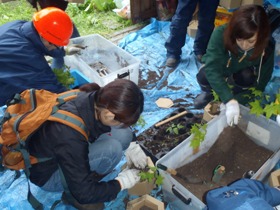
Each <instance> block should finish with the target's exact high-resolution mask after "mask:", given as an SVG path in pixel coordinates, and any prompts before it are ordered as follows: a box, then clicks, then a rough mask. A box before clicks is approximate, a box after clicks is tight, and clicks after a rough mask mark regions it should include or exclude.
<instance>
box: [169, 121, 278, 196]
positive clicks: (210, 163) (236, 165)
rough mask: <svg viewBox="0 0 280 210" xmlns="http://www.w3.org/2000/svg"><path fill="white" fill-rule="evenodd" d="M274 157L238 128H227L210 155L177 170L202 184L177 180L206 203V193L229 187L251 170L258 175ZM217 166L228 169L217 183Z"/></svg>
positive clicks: (210, 150)
mask: <svg viewBox="0 0 280 210" xmlns="http://www.w3.org/2000/svg"><path fill="white" fill-rule="evenodd" d="M272 154H273V152H272V151H270V150H267V149H266V148H264V147H261V146H258V145H257V144H255V143H254V142H253V141H252V140H250V139H249V137H248V136H247V135H246V134H245V133H243V131H241V130H240V129H239V128H238V127H227V128H225V129H224V131H223V132H222V133H221V134H220V135H219V137H218V139H217V140H216V142H215V144H214V145H213V146H212V147H211V148H210V149H209V151H208V152H207V153H205V154H204V155H202V156H200V157H199V158H197V159H196V160H194V161H193V162H191V163H189V164H186V165H184V166H182V167H181V168H178V169H177V172H178V173H181V174H183V175H184V176H187V177H195V178H200V179H201V180H203V183H202V184H188V183H186V182H185V181H184V180H182V179H180V178H178V177H175V176H174V178H175V179H176V180H177V181H178V182H180V183H181V184H182V185H183V186H185V187H186V188H187V189H188V190H189V191H190V192H191V193H192V194H194V195H195V196H196V197H198V198H199V199H200V200H202V201H204V198H203V196H204V194H205V192H207V191H208V190H210V189H213V188H217V187H219V186H225V185H228V184H229V183H231V182H233V181H235V180H237V179H239V178H242V176H243V175H244V173H246V172H247V171H249V170H253V171H257V170H258V169H259V167H260V166H262V165H263V164H264V162H265V161H266V160H267V159H268V158H269V157H270V156H271V155H272ZM218 165H222V166H224V167H225V174H224V175H223V176H222V178H221V180H220V182H218V183H214V182H212V181H211V179H212V177H213V174H214V173H213V172H214V170H215V168H216V167H217V166H218Z"/></svg>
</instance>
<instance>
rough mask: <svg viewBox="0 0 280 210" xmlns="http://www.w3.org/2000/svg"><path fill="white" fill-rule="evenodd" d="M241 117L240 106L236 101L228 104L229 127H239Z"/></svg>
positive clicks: (232, 100)
mask: <svg viewBox="0 0 280 210" xmlns="http://www.w3.org/2000/svg"><path fill="white" fill-rule="evenodd" d="M239 115H240V109H239V104H238V102H237V101H236V100H235V99H231V100H230V101H229V102H227V103H226V118H227V124H228V125H229V126H233V125H237V124H238V120H239Z"/></svg>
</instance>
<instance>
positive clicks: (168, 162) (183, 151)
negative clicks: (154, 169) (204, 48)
mask: <svg viewBox="0 0 280 210" xmlns="http://www.w3.org/2000/svg"><path fill="white" fill-rule="evenodd" d="M249 112H250V110H249V109H248V108H247V107H244V106H242V105H240V113H241V116H242V117H241V119H240V121H239V123H238V125H237V126H238V127H239V128H240V129H241V130H242V131H243V132H244V133H245V134H246V135H248V137H249V138H250V139H251V140H252V141H254V142H255V143H256V144H258V145H260V146H262V147H265V148H266V149H268V150H271V151H272V152H273V155H272V156H271V157H270V158H269V159H268V160H267V161H266V162H264V164H263V165H262V166H261V167H260V168H259V169H258V170H257V171H256V173H255V174H254V175H253V176H252V177H251V178H252V179H256V180H260V181H265V179H266V178H267V176H268V174H269V173H270V171H271V170H272V169H273V168H274V167H275V165H276V164H277V163H278V162H279V159H280V141H279V125H278V124H277V123H276V122H275V121H273V120H268V119H266V118H265V116H263V115H261V116H258V117H257V116H256V115H253V114H250V113H249ZM227 126H228V125H227V122H226V116H225V111H223V112H221V114H220V115H219V116H218V117H215V118H214V119H213V120H211V121H210V122H209V123H207V134H206V136H205V140H204V141H203V142H202V143H201V145H200V151H199V152H198V153H196V154H195V155H194V154H193V153H192V148H191V147H190V142H191V139H192V138H193V135H191V136H190V137H188V138H187V139H186V140H185V141H183V142H182V143H181V144H179V145H178V146H176V147H175V148H174V149H173V150H171V151H170V152H169V153H167V154H166V155H165V156H163V157H162V158H161V159H159V160H158V161H157V162H156V165H157V164H159V163H161V164H163V165H165V166H167V167H168V168H173V169H177V168H180V167H182V166H184V165H186V164H188V163H190V162H192V161H193V160H195V159H196V158H198V157H199V156H201V155H202V154H204V153H206V152H207V151H208V150H209V149H210V148H211V146H212V145H213V144H214V143H215V141H216V140H217V138H218V136H219V135H220V133H221V132H222V131H223V130H224V128H225V127H227ZM260 131H262V132H260ZM159 172H160V174H161V175H162V176H163V177H164V181H163V185H162V191H163V197H164V200H165V201H166V202H168V203H169V205H170V208H172V209H184V210H202V209H204V208H205V207H206V206H205V204H204V203H203V202H202V201H201V200H200V199H199V198H198V197H196V196H195V195H194V194H193V193H192V192H190V191H189V190H188V189H187V188H186V187H184V186H183V185H182V184H180V183H179V182H178V181H177V180H176V179H174V178H173V177H172V176H171V175H170V174H168V173H166V172H165V171H162V170H160V171H159Z"/></svg>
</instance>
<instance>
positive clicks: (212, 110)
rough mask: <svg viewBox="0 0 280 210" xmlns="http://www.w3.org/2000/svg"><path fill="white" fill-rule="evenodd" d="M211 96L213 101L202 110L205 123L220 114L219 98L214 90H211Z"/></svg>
mask: <svg viewBox="0 0 280 210" xmlns="http://www.w3.org/2000/svg"><path fill="white" fill-rule="evenodd" d="M212 95H213V97H214V99H213V100H212V101H210V102H209V103H208V104H207V105H206V106H205V108H204V114H203V120H204V121H205V122H209V121H210V120H212V119H213V118H214V117H215V116H216V115H219V114H220V105H221V103H222V102H221V100H220V97H219V96H218V94H217V93H216V92H215V91H214V90H212Z"/></svg>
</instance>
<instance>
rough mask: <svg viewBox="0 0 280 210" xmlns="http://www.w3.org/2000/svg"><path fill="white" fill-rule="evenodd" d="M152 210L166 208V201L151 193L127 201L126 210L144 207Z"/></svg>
mask: <svg viewBox="0 0 280 210" xmlns="http://www.w3.org/2000/svg"><path fill="white" fill-rule="evenodd" d="M145 207H146V208H149V209H151V210H164V203H163V202H161V201H159V200H157V199H155V198H154V197H152V196H150V195H143V196H141V197H140V198H136V199H134V200H132V201H129V202H128V203H127V208H126V210H141V209H143V208H145Z"/></svg>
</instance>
